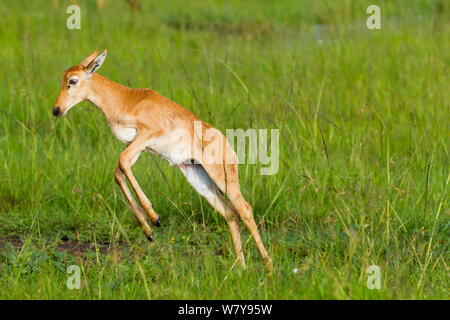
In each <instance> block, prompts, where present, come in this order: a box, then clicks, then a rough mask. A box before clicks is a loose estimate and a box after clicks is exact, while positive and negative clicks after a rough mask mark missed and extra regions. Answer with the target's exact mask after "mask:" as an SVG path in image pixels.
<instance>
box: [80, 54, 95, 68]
mask: <svg viewBox="0 0 450 320" xmlns="http://www.w3.org/2000/svg"><path fill="white" fill-rule="evenodd" d="M95 57H97V50H95V51H94V52H92V53H91V54H90V55H89V57H87V58H85V59H84V60H83V61H81V63H80V64H81V65H82V66H83V67H87V66H88V65H89V63H91V62H92V60H94V59H95Z"/></svg>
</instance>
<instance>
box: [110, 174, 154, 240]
mask: <svg viewBox="0 0 450 320" xmlns="http://www.w3.org/2000/svg"><path fill="white" fill-rule="evenodd" d="M114 177H115V178H116V182H117V184H118V185H119V187H120V189H122V192H123V194H124V195H125V197H126V198H127V200H128V203H129V204H130V206H131V210H133V212H134V215H135V216H136V220H137V221H138V222H139V224H140V225H141V227H142V229H143V230H144V233H145V236H146V237H147V239H148V240H150V241H153V232H152V229H151V228H150V226H149V225H148V223H147V220H146V219H145V214H144V212H143V211H142V210H141V208H140V207H139V205H138V204H137V203H136V200H134V198H133V195H132V194H131V192H130V189H128V186H127V182H126V181H125V179H126V177H125V174H124V173H123V172H122V170H120V167H119V166H117V167H116V170H115V171H114Z"/></svg>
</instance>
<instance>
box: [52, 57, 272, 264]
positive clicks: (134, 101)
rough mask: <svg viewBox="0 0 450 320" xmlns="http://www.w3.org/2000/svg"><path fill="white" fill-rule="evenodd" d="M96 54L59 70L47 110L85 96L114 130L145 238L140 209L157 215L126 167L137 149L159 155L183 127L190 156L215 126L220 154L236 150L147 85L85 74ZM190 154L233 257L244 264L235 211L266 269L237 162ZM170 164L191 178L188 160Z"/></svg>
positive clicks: (120, 176)
mask: <svg viewBox="0 0 450 320" xmlns="http://www.w3.org/2000/svg"><path fill="white" fill-rule="evenodd" d="M105 54H106V52H105ZM96 58H97V52H96V51H95V52H94V53H92V54H91V55H90V56H88V57H87V58H86V59H85V60H83V62H82V63H81V64H79V65H76V66H74V67H72V68H70V69H68V70H66V71H65V73H64V76H63V79H62V83H61V91H60V93H59V96H58V98H57V100H56V102H55V105H54V107H53V110H55V109H56V107H59V108H60V113H59V115H64V114H65V113H66V111H67V110H68V108H70V107H72V106H74V105H75V104H77V103H78V102H80V101H83V100H88V101H90V102H91V103H93V104H94V105H95V106H97V107H98V108H99V109H100V110H101V111H102V112H103V114H104V115H105V117H106V119H107V120H108V123H109V124H110V126H111V128H112V130H113V132H114V134H115V135H116V136H118V138H121V140H122V141H123V142H125V143H127V144H128V146H127V148H126V149H125V150H124V151H123V152H122V153H121V155H120V156H119V164H118V165H117V167H116V170H115V179H116V182H117V184H118V185H119V186H120V188H121V189H122V191H123V193H124V194H125V196H126V198H127V200H128V202H129V204H130V206H131V209H132V210H133V212H134V213H135V215H136V218H137V220H138V222H139V223H140V225H141V226H142V228H143V229H144V232H145V234H146V235H147V237H148V238H149V239H152V238H151V237H152V231H151V229H150V226H149V225H148V223H147V221H146V219H145V214H144V212H146V213H147V215H148V216H149V218H150V219H151V221H152V222H153V223H155V224H159V215H158V214H157V213H156V212H155V211H154V210H153V207H152V204H151V202H150V201H149V200H148V199H147V197H146V195H145V194H144V192H143V191H142V189H141V187H140V186H139V184H138V182H137V181H136V179H135V177H134V175H133V173H132V171H131V166H132V165H133V163H134V161H136V159H137V157H138V156H139V154H140V153H141V152H142V151H149V152H154V153H156V154H159V155H160V156H162V157H164V156H165V153H164V152H165V151H166V149H165V147H167V148H169V149H170V147H171V146H170V144H169V143H170V141H169V140H168V138H167V137H170V135H171V134H172V133H173V131H174V130H175V129H180V128H181V129H185V130H187V131H188V132H189V134H190V135H191V141H192V144H191V146H188V145H186V146H185V147H186V150H191V152H190V155H188V156H189V157H190V159H194V153H195V150H194V149H195V148H201V149H202V150H203V149H204V148H206V147H207V146H208V144H209V143H211V142H208V141H203V140H202V139H201V137H200V140H199V136H200V135H202V134H204V132H205V130H207V129H213V130H215V131H217V136H218V137H219V138H220V139H222V140H223V141H222V143H223V149H224V156H223V157H224V159H223V160H226V159H232V160H236V154H235V153H234V151H233V149H232V148H231V146H230V145H229V143H228V141H227V139H226V138H225V137H224V136H223V134H221V133H220V131H218V130H217V129H214V128H213V127H212V126H211V125H209V124H207V123H204V122H201V124H202V132H194V121H201V120H200V119H199V118H197V117H196V116H195V115H194V114H193V113H191V112H190V111H189V110H187V109H185V108H184V107H182V106H181V105H179V104H177V103H175V102H173V101H171V100H170V99H168V98H166V97H164V96H162V95H160V94H158V93H157V92H155V91H153V90H150V89H132V88H129V87H125V86H123V85H120V84H118V83H116V82H113V81H111V80H109V79H107V78H105V77H103V76H101V75H99V74H97V73H95V72H94V73H92V76H91V77H88V76H87V74H88V70H89V68H90V66H92V65H93V62H94V59H96ZM74 77H76V78H77V79H78V82H79V83H78V84H77V86H76V87H71V88H69V84H68V81H69V80H70V79H72V78H74ZM133 128H134V129H135V131H134V130H133ZM215 131H214V132H215ZM133 132H136V135H135V137H134V136H133ZM130 137H132V138H133V139H132V141H127V140H126V139H131V138H130ZM194 141H201V143H200V144H199V146H197V145H196V144H194ZM197 151H198V150H197ZM168 152H170V150H169V151H168ZM195 154H199V153H195ZM225 155H226V156H225ZM225 158H226V159H225ZM194 160H196V161H197V162H198V163H200V164H201V165H202V166H203V168H204V170H205V171H206V172H207V174H208V175H209V178H210V179H211V180H212V181H213V182H214V185H215V186H214V188H215V189H214V190H216V189H218V190H216V191H217V192H215V193H214V196H210V193H208V192H209V191H210V190H213V187H211V186H210V189H206V192H207V194H208V195H209V196H206V197H205V198H206V200H207V201H208V202H209V203H210V204H211V205H212V206H213V207H214V208H215V209H216V210H217V211H218V212H219V213H220V214H221V215H223V216H224V217H225V219H226V221H227V223H228V225H229V229H230V233H231V235H232V239H233V243H234V246H235V253H236V256H237V259H238V260H239V262H240V263H241V265H242V267H244V268H245V260H244V256H243V253H242V244H241V239H240V232H239V225H238V217H240V218H241V219H242V221H243V222H244V223H245V225H246V226H247V228H248V229H249V231H250V232H251V235H252V236H253V238H254V240H255V242H256V245H257V247H258V250H259V252H260V254H261V256H262V258H263V259H264V262H265V264H266V267H267V268H268V269H269V270H270V271H271V270H272V269H273V264H272V260H271V258H270V257H269V255H268V253H267V251H266V249H265V248H264V245H263V243H262V241H261V238H260V236H259V233H258V229H257V225H256V223H255V220H254V217H253V213H252V208H251V207H250V205H249V204H248V203H247V202H246V200H245V199H244V197H243V196H242V194H241V190H240V186H239V179H238V167H237V164H236V163H237V162H236V161H232V162H230V161H228V162H227V161H218V162H215V163H214V164H211V163H207V162H206V161H205V159H204V158H202V159H194ZM216 163H217V164H216ZM175 164H176V165H177V166H178V167H179V168H180V170H182V171H183V173H184V174H185V175H186V177H187V178H189V177H191V180H192V176H189V170H187V169H188V168H187V167H186V166H190V165H189V164H183V163H179V162H177V163H175ZM190 169H196V170H197V171H196V172H201V168H199V167H195V166H194V165H192V166H191V167H190ZM194 171H195V170H194ZM126 179H128V181H129V182H130V184H131V186H132V188H133V189H134V191H135V193H136V196H137V198H138V200H139V202H140V204H141V205H142V208H143V210H142V209H141V207H140V206H139V205H138V203H137V202H136V201H135V200H134V198H133V196H132V194H131V192H130V190H129V189H128V186H127V183H126ZM194 180H195V179H194ZM194 182H195V181H194ZM206 185H207V184H199V185H197V187H200V188H201V187H204V186H206ZM224 195H227V196H228V198H229V200H230V202H231V203H230V202H228V201H227V200H226V199H225V197H224Z"/></svg>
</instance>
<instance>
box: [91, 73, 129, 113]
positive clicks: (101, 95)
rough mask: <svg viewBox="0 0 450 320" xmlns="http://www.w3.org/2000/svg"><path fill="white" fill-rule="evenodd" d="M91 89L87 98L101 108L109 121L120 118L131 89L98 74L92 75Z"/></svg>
mask: <svg viewBox="0 0 450 320" xmlns="http://www.w3.org/2000/svg"><path fill="white" fill-rule="evenodd" d="M90 81H91V84H90V86H91V88H90V91H89V94H88V96H87V97H86V98H87V100H88V101H89V102H91V103H92V104H94V105H95V106H96V107H97V108H99V109H100V110H101V111H102V112H103V114H104V115H105V117H106V118H107V119H108V121H112V120H114V119H116V118H118V116H119V114H120V113H121V111H122V110H124V106H125V103H126V100H127V99H126V98H127V94H128V91H129V90H130V88H128V87H125V86H123V85H121V84H119V83H116V82H114V81H112V80H109V79H107V78H105V77H103V76H101V75H99V74H97V73H94V74H92V78H91V79H90Z"/></svg>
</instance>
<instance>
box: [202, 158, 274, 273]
mask: <svg viewBox="0 0 450 320" xmlns="http://www.w3.org/2000/svg"><path fill="white" fill-rule="evenodd" d="M206 170H207V172H208V174H209V176H210V177H211V179H212V180H213V181H214V182H215V183H216V185H217V187H218V188H220V190H222V191H223V192H224V193H226V195H227V196H228V198H229V199H230V201H231V204H232V206H233V208H234V209H235V210H236V212H237V213H238V214H239V216H240V217H241V219H242V221H243V222H244V224H245V226H246V227H247V228H248V230H249V231H250V233H251V235H252V237H253V239H254V240H255V243H256V246H257V247H258V251H259V253H260V254H261V257H262V258H263V260H264V264H265V265H266V268H267V269H268V270H269V271H270V272H272V271H273V262H272V259H271V258H270V256H269V254H268V253H267V250H266V248H265V247H264V244H263V242H262V240H261V237H260V235H259V232H258V227H257V224H256V222H255V218H254V216H253V210H252V207H251V206H250V205H249V204H248V203H247V201H246V200H245V199H244V197H243V196H242V193H241V188H240V185H239V177H238V168H237V164H206Z"/></svg>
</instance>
